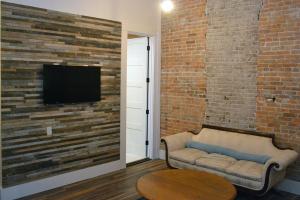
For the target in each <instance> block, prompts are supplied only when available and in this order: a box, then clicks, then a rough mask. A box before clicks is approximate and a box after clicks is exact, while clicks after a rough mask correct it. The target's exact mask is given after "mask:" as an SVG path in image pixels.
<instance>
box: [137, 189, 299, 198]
mask: <svg viewBox="0 0 300 200" xmlns="http://www.w3.org/2000/svg"><path fill="white" fill-rule="evenodd" d="M138 200H146V199H145V198H139V199H138ZM236 200H300V196H298V195H294V194H290V193H286V192H281V191H276V190H271V191H269V192H268V193H267V194H266V195H264V196H263V197H257V196H251V195H249V194H245V193H241V192H239V193H238V196H237V198H236Z"/></svg>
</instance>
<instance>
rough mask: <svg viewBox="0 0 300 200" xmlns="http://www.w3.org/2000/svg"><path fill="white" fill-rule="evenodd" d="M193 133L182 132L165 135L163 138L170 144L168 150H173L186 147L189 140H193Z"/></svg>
mask: <svg viewBox="0 0 300 200" xmlns="http://www.w3.org/2000/svg"><path fill="white" fill-rule="evenodd" d="M192 137H193V134H192V133H190V132H182V133H177V134H174V135H169V136H166V137H163V138H162V139H161V140H162V141H165V142H166V144H167V146H168V151H169V152H172V151H175V150H179V149H183V148H185V145H186V143H187V142H188V141H190V140H192Z"/></svg>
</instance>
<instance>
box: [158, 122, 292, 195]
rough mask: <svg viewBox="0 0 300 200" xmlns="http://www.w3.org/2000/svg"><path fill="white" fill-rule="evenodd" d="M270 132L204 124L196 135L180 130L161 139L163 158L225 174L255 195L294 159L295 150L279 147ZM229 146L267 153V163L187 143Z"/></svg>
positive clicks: (174, 165)
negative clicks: (234, 156) (231, 155)
mask: <svg viewBox="0 0 300 200" xmlns="http://www.w3.org/2000/svg"><path fill="white" fill-rule="evenodd" d="M273 140H274V136H273V135H263V134H258V133H256V132H250V131H241V130H236V129H227V128H222V127H214V126H208V125H204V128H202V130H201V131H200V132H199V134H193V133H191V132H182V133H178V134H174V135H170V136H167V137H163V138H162V142H163V143H164V144H165V149H166V161H167V164H168V166H169V167H171V168H187V169H195V170H202V171H207V172H211V173H214V174H217V175H220V176H223V177H225V178H226V179H228V180H229V181H231V182H232V183H233V184H234V185H235V186H237V187H238V188H240V189H244V190H247V191H251V192H253V193H255V194H256V195H263V194H265V193H266V192H267V191H268V190H269V189H270V188H272V187H273V186H274V185H276V184H277V183H278V182H280V181H281V180H282V179H283V178H284V177H285V172H286V168H287V166H289V165H290V164H291V163H293V162H294V161H295V160H296V159H297V156H298V154H297V152H295V151H293V150H290V149H285V150H283V149H279V148H278V147H276V146H275V145H274V143H273ZM191 141H195V142H201V143H204V144H208V145H214V146H220V147H222V148H229V149H233V150H236V151H239V152H243V153H247V154H251V155H267V156H269V157H270V159H268V161H266V163H264V164H261V163H257V162H254V161H247V160H237V159H235V158H233V157H230V156H227V155H222V154H218V153H207V152H206V151H203V150H199V149H195V148H187V146H186V144H187V143H188V142H191Z"/></svg>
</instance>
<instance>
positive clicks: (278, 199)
mask: <svg viewBox="0 0 300 200" xmlns="http://www.w3.org/2000/svg"><path fill="white" fill-rule="evenodd" d="M164 168H166V165H165V162H164V161H162V160H152V161H146V162H144V163H140V164H137V165H133V166H130V167H128V168H127V169H124V170H119V171H117V172H113V173H110V174H106V175H103V176H99V177H96V178H92V179H89V180H85V181H81V182H78V183H74V184H70V185H67V186H64V187H60V188H57V189H53V190H49V191H46V192H42V193H39V194H36V195H32V196H29V197H26V198H22V199H23V200H104V199H105V200H137V199H139V198H141V197H140V196H139V195H138V194H137V192H136V189H135V184H136V181H137V179H138V178H139V177H141V176H143V175H144V174H147V173H149V172H152V171H156V170H160V169H164ZM237 200H300V196H296V195H292V194H289V193H284V192H277V191H270V192H269V193H268V194H267V195H265V196H264V197H261V198H259V197H251V196H249V195H246V194H239V195H238V198H237Z"/></svg>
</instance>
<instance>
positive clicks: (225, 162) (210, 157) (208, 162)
mask: <svg viewBox="0 0 300 200" xmlns="http://www.w3.org/2000/svg"><path fill="white" fill-rule="evenodd" d="M236 161H237V160H236V159H234V158H232V157H229V156H225V155H221V154H216V153H212V154H207V155H205V156H203V157H201V158H199V159H197V160H196V165H198V166H201V167H207V168H210V169H215V170H218V171H225V170H226V168H228V167H229V166H231V165H233V164H234V163H235V162H236Z"/></svg>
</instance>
